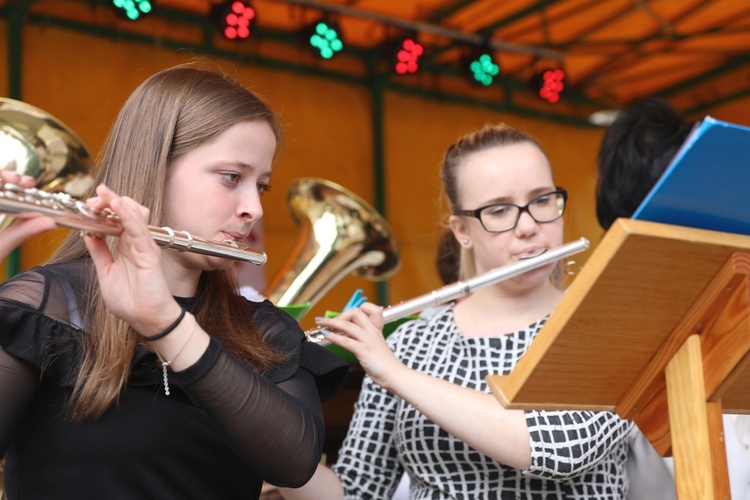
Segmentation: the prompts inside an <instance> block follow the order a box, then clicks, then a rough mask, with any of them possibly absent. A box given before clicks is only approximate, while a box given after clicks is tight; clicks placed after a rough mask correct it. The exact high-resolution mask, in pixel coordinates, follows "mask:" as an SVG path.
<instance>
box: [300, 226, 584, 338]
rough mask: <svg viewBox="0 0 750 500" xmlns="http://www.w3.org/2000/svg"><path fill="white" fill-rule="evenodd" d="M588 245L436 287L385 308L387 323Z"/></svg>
mask: <svg viewBox="0 0 750 500" xmlns="http://www.w3.org/2000/svg"><path fill="white" fill-rule="evenodd" d="M588 248H589V240H587V239H586V238H580V239H578V240H576V241H574V242H572V243H568V244H565V245H562V246H559V247H557V248H553V249H552V250H548V251H546V252H544V253H543V254H541V255H537V256H536V257H530V258H528V259H524V260H520V261H518V262H514V263H513V264H508V265H507V266H502V267H498V268H496V269H492V270H490V271H487V272H486V273H482V274H479V275H477V276H474V277H473V278H469V279H468V280H465V281H457V282H456V283H453V284H451V285H446V286H444V287H443V288H438V289H437V290H433V291H432V292H430V293H426V294H424V295H420V296H419V297H416V298H414V299H411V300H407V301H406V302H401V303H400V304H396V305H392V306H388V307H386V308H385V309H384V310H383V320H384V321H385V323H388V322H390V321H395V320H397V319H400V318H404V317H406V316H408V315H410V314H414V313H417V312H420V311H423V310H425V309H427V308H428V307H432V306H439V305H440V304H445V303H446V302H450V301H451V300H456V299H458V298H460V297H464V296H466V295H468V294H470V293H471V292H473V291H474V290H477V289H479V288H482V287H484V286H487V285H492V284H494V283H499V282H501V281H503V280H506V279H509V278H512V277H514V276H518V275H519V274H523V273H525V272H527V271H531V270H532V269H536V268H537V267H542V266H545V265H547V264H551V263H553V262H556V261H558V260H560V259H564V258H565V257H570V256H571V255H575V254H577V253H580V252H583V251H584V250H586V249H588ZM305 335H306V336H307V340H309V341H310V342H315V343H316V344H320V345H328V344H330V343H331V342H330V341H329V340H327V339H326V338H325V336H324V335H323V329H322V328H314V329H312V330H307V331H306V332H305Z"/></svg>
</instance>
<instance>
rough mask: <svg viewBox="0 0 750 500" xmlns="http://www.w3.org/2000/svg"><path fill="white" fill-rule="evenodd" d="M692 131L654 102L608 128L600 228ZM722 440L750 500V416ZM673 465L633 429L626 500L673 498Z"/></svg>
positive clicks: (735, 486)
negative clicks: (628, 490) (628, 487)
mask: <svg viewBox="0 0 750 500" xmlns="http://www.w3.org/2000/svg"><path fill="white" fill-rule="evenodd" d="M693 126H694V123H692V122H689V121H686V120H685V119H684V117H683V116H682V115H681V114H680V113H679V112H678V111H677V110H676V109H674V108H673V107H672V106H671V105H670V104H669V103H668V102H666V101H664V100H662V99H659V98H655V97H651V98H648V99H645V100H643V101H641V102H639V103H636V104H634V105H633V106H631V107H629V108H626V109H624V110H623V111H621V112H620V114H619V115H618V117H617V118H616V119H615V121H614V122H613V123H612V125H610V126H609V128H607V130H606V132H605V134H604V137H603V139H602V143H601V148H600V150H599V155H598V169H599V179H598V183H597V190H596V213H597V218H598V219H599V224H600V225H601V226H602V228H604V229H608V228H609V227H610V226H611V225H612V223H613V222H614V221H615V220H616V219H617V218H620V217H630V216H632V215H633V213H634V212H635V210H636V209H637V208H638V207H639V206H640V204H641V202H642V201H643V200H644V198H645V197H646V195H648V193H649V192H650V191H651V188H652V187H653V186H654V184H656V182H657V181H658V180H659V178H660V177H661V176H662V174H663V173H664V171H665V170H666V169H667V167H668V166H669V165H670V163H671V161H672V159H673V158H674V156H675V154H677V152H678V150H679V149H680V147H681V146H682V145H683V143H684V142H685V140H686V139H687V137H688V135H689V134H690V131H691V130H692V129H693ZM724 435H725V443H726V451H727V463H728V469H729V478H730V487H731V491H732V498H734V499H743V500H750V416H747V415H724ZM671 464H672V459H671V458H667V459H662V458H661V457H660V456H659V455H658V454H657V453H656V451H655V450H654V448H653V446H651V443H649V442H648V440H647V439H646V438H645V437H644V436H643V434H642V433H641V432H640V431H638V429H637V428H635V429H634V430H633V433H632V434H631V436H630V453H629V456H628V476H629V478H630V485H631V486H630V492H629V495H628V498H630V499H632V500H641V499H654V500H666V499H669V498H675V497H676V491H675V483H674V476H673V473H672V472H671V471H670V470H669V469H670V468H671Z"/></svg>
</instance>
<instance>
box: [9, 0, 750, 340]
mask: <svg viewBox="0 0 750 500" xmlns="http://www.w3.org/2000/svg"><path fill="white" fill-rule="evenodd" d="M0 39H2V40H3V41H4V43H3V44H2V46H3V47H4V49H3V50H2V51H0V96H5V97H9V98H12V99H17V100H21V101H24V102H26V103H29V104H31V105H33V106H36V107H38V108H40V109H42V110H44V111H46V112H48V113H50V114H51V115H53V116H54V117H56V118H57V119H58V120H60V121H62V122H64V124H65V125H67V126H68V127H69V128H70V129H71V130H73V131H74V132H75V133H76V134H77V135H78V136H79V138H80V140H81V141H82V142H83V143H84V144H85V145H86V147H87V148H88V149H89V151H90V153H91V155H92V156H95V155H96V153H97V152H98V150H99V147H100V145H101V143H102V140H103V138H104V135H105V133H106V131H107V129H108V126H109V125H110V123H111V122H112V120H113V119H114V117H115V114H116V113H117V111H118V109H119V107H120V106H121V105H122V103H123V102H124V100H125V99H126V98H127V96H128V95H129V94H130V93H131V92H132V91H133V90H134V89H135V87H136V86H137V85H138V84H140V83H141V82H142V81H143V80H144V79H145V78H146V77H148V76H149V75H151V74H153V73H155V72H157V71H159V70H161V69H164V68H166V67H168V66H171V65H174V64H176V63H179V62H182V61H185V60H188V59H193V58H195V57H204V56H205V57H208V58H210V59H211V60H212V61H214V62H216V63H217V64H218V65H220V66H221V67H222V68H223V69H224V70H225V71H227V72H228V73H230V74H231V75H233V76H235V77H237V78H238V79H239V80H240V81H241V82H242V83H244V84H245V85H247V86H248V87H250V88H252V89H254V90H255V91H257V92H258V93H260V94H261V95H262V96H264V97H265V98H266V99H267V100H268V101H269V102H270V103H271V104H272V106H273V107H274V109H275V110H276V111H278V113H279V115H280V116H281V120H282V122H283V124H284V127H285V133H286V144H285V148H284V152H283V154H282V155H281V156H280V158H279V161H278V164H277V167H276V170H275V173H274V177H273V182H272V191H271V192H270V193H268V194H267V196H266V198H265V210H266V212H265V216H264V219H263V223H262V228H261V229H262V230H261V231H259V234H258V235H257V237H258V244H259V245H260V246H262V247H263V248H264V250H265V251H266V252H267V254H268V263H267V265H266V266H264V267H263V268H261V269H253V270H251V271H249V277H248V278H247V279H248V280H250V281H251V282H252V283H254V284H257V287H259V288H260V290H261V291H263V287H265V286H266V284H267V283H268V282H270V281H273V279H274V277H275V276H277V275H278V274H279V273H280V272H282V268H283V266H284V263H285V261H286V260H287V258H288V256H290V255H291V254H292V253H293V251H294V249H295V247H298V246H299V245H300V244H301V243H300V241H301V238H304V237H305V236H304V235H302V234H301V230H300V223H299V222H298V221H295V219H294V217H293V216H292V212H291V209H290V206H289V203H288V201H287V191H288V189H289V187H290V186H291V185H292V184H293V183H294V182H295V181H296V180H298V179H300V178H306V177H315V178H321V179H326V180H328V181H332V182H334V183H336V184H338V185H340V186H342V187H345V188H346V189H347V190H349V191H350V192H351V193H352V194H354V195H356V196H358V197H361V199H362V200H363V201H364V202H365V203H367V204H369V205H371V206H372V207H373V209H374V210H375V211H376V212H377V213H379V214H381V215H382V216H383V217H384V218H385V219H386V220H387V221H388V224H389V225H390V229H391V230H392V237H393V238H394V240H395V245H396V246H397V252H398V258H399V261H400V267H399V268H398V269H397V270H395V272H392V273H390V274H389V275H388V277H387V279H385V278H383V280H382V281H372V280H370V279H365V278H362V277H360V276H356V275H353V274H347V275H346V276H345V277H343V279H341V281H339V282H337V283H335V284H334V285H333V286H332V288H331V289H330V291H328V292H327V293H325V295H324V296H322V297H320V300H319V301H318V302H317V303H316V304H315V305H314V307H313V309H312V311H311V312H310V313H309V314H308V315H307V316H306V317H305V318H303V319H302V324H303V327H305V328H307V327H311V326H312V324H311V322H312V318H313V317H314V316H315V315H320V314H321V313H322V312H323V311H325V310H333V311H340V310H341V309H342V308H343V307H344V305H345V304H346V303H347V300H348V299H349V298H350V296H351V295H352V292H353V291H354V290H355V289H362V290H363V294H364V295H365V296H367V297H368V298H369V299H370V300H371V301H376V302H380V303H381V304H383V305H386V304H392V303H396V302H399V301H403V300H406V299H409V298H412V297H415V296H417V295H421V294H423V293H426V292H428V291H430V290H432V289H435V288H438V287H439V286H441V284H442V283H441V282H440V279H439V276H438V274H437V272H436V268H435V255H436V249H437V242H438V238H439V235H440V229H441V227H442V224H443V222H444V214H445V206H444V203H443V200H442V199H441V196H440V179H439V173H438V169H439V163H440V159H441V156H442V154H443V152H444V150H445V149H446V147H447V146H448V145H449V144H451V143H452V142H453V141H454V140H455V139H456V138H458V137H459V136H460V135H462V134H464V133H465V132H467V131H469V130H472V129H475V128H478V127H481V126H483V125H484V124H486V123H494V122H507V123H509V124H511V125H513V126H515V127H518V128H521V129H523V130H525V131H527V132H529V133H530V134H532V135H534V136H535V137H537V138H538V139H539V140H540V141H541V143H542V144H543V145H544V147H545V148H546V150H547V152H548V154H549V157H550V159H551V161H552V165H553V168H554V169H555V172H556V182H557V183H558V184H559V185H560V186H563V187H565V188H567V189H568V191H569V193H570V195H571V202H570V205H569V207H570V208H569V210H568V212H567V213H566V216H565V220H566V240H567V241H571V240H573V239H577V238H580V237H586V238H589V239H590V240H591V241H592V243H593V244H595V243H596V242H597V241H598V240H599V239H600V237H601V235H602V231H601V230H600V229H599V226H598V224H597V222H596V217H595V212H594V189H595V184H596V163H595V160H596V154H597V151H598V147H599V142H600V140H601V137H602V133H603V130H604V127H605V126H606V125H607V123H609V121H611V120H612V119H613V117H614V116H615V115H616V112H617V110H618V109H620V108H622V107H624V106H626V105H628V104H629V103H632V102H633V101H635V100H638V99H640V98H643V97H646V96H651V95H655V96H659V97H662V98H664V99H666V100H667V101H669V102H670V103H671V104H672V105H674V106H675V107H676V108H677V109H678V110H679V111H681V112H682V113H684V114H685V115H686V116H687V117H688V118H689V119H700V118H702V117H704V116H706V115H711V116H714V117H715V118H718V119H722V120H725V121H730V122H734V123H739V124H744V125H750V118H748V116H750V53H749V52H748V47H750V4H748V3H747V2H736V1H735V0H683V1H680V2H675V1H673V0H650V1H649V0H533V1H532V0H419V1H403V0H400V1H395V0H335V1H334V0H330V1H321V2H313V1H303V0H294V1H293V0H255V1H253V2H237V1H229V2H219V1H212V0H140V1H137V0H127V1H126V0H37V1H34V0H4V1H0ZM540 91H541V93H540ZM62 231H64V230H58V231H57V232H56V233H53V234H50V235H45V236H42V237H39V238H37V239H35V240H32V241H31V242H29V243H27V244H26V245H24V247H23V248H22V249H21V250H20V251H19V252H17V254H16V256H15V260H12V261H11V262H10V263H9V264H7V265H6V266H5V267H3V268H2V269H0V272H1V273H3V275H4V276H7V275H11V274H13V273H15V272H17V271H18V270H23V269H27V268H29V267H31V266H33V265H36V264H39V263H41V262H43V261H44V260H45V259H46V257H47V256H48V255H49V254H50V253H51V252H52V251H53V249H54V247H55V245H56V242H57V241H58V239H59V237H60V234H61V232H62ZM589 252H590V251H589ZM586 256H587V254H583V255H581V256H579V257H577V259H576V260H578V262H579V263H580V264H583V262H584V261H585V259H586Z"/></svg>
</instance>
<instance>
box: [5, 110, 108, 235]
mask: <svg viewBox="0 0 750 500" xmlns="http://www.w3.org/2000/svg"><path fill="white" fill-rule="evenodd" d="M90 165H91V155H90V154H89V151H88V149H86V146H85V145H84V144H83V141H81V139H79V138H78V136H77V135H76V134H75V133H74V132H73V131H72V130H71V129H70V128H68V127H67V126H66V125H65V124H63V123H62V122H61V121H60V120H58V119H57V118H55V117H54V116H52V115H50V114H49V113H46V112H44V111H42V110H41V109H39V108H36V107H34V106H32V105H30V104H26V103H25V102H21V101H16V100H14V99H8V98H5V97H0V168H5V169H8V170H14V171H16V172H18V173H19V174H24V175H29V176H31V177H34V178H35V179H36V181H37V187H38V188H39V189H41V190H44V191H48V192H52V193H59V192H65V193H68V194H69V195H71V196H74V197H77V198H80V197H82V196H84V195H85V194H86V192H88V190H89V188H90V187H91V185H92V184H93V179H92V177H91V176H90V175H89V174H88V172H89V168H90ZM14 220H15V219H14V218H13V217H11V216H9V215H3V214H0V231H2V230H3V229H5V228H6V227H8V226H9V225H10V224H11V223H12V222H13V221H14Z"/></svg>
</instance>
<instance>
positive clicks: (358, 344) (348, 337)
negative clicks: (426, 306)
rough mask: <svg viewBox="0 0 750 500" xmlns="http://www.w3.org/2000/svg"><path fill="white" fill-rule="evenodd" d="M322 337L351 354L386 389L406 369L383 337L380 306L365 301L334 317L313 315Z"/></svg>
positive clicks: (381, 309)
mask: <svg viewBox="0 0 750 500" xmlns="http://www.w3.org/2000/svg"><path fill="white" fill-rule="evenodd" d="M315 321H316V322H317V324H318V325H320V326H322V327H323V328H324V329H325V330H326V332H327V333H325V337H326V339H327V340H329V341H331V342H332V343H333V344H336V345H338V346H340V347H343V348H344V349H346V350H347V351H349V352H351V353H352V354H354V355H355V356H356V357H357V359H358V360H359V363H360V365H361V366H362V368H363V369H364V370H365V371H366V372H367V374H368V375H369V376H370V378H372V379H373V381H374V382H375V383H376V384H378V385H380V386H381V387H383V388H385V389H388V388H389V387H391V385H390V384H391V383H392V382H393V381H394V380H397V379H398V377H399V373H400V372H401V371H403V370H406V369H407V368H406V366H404V365H403V364H402V363H401V361H399V360H398V358H396V356H395V355H394V354H393V352H392V351H391V349H390V347H388V344H386V341H385V338H384V337H383V324H384V322H383V308H382V307H380V306H377V305H375V304H371V303H369V302H366V303H364V304H362V306H361V307H358V308H355V309H350V310H349V311H346V312H344V313H342V314H341V315H340V316H337V317H335V318H315Z"/></svg>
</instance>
